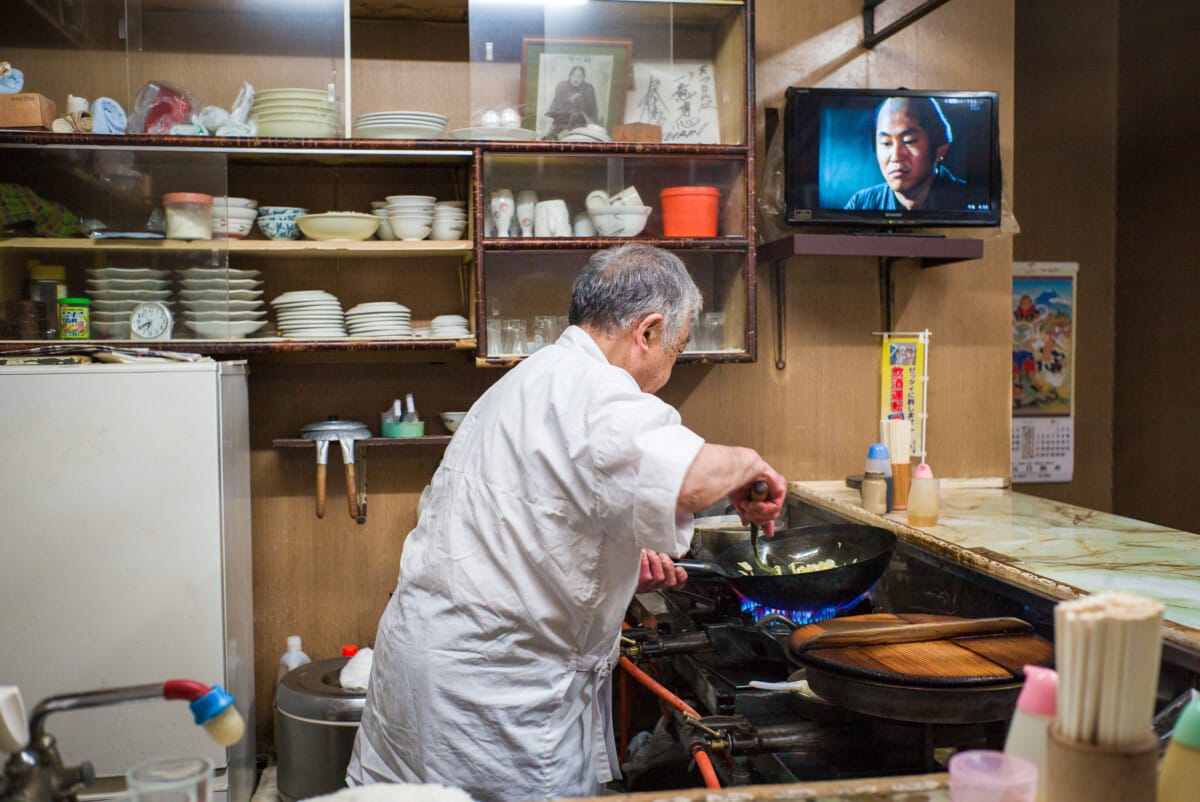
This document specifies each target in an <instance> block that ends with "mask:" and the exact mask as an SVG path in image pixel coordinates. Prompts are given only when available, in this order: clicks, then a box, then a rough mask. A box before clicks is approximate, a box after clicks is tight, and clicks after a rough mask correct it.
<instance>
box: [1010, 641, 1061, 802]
mask: <svg viewBox="0 0 1200 802" xmlns="http://www.w3.org/2000/svg"><path fill="white" fill-rule="evenodd" d="M1022 671H1023V672H1024V674H1025V685H1024V686H1023V687H1022V688H1021V694H1020V696H1018V697H1017V709H1016V711H1015V712H1014V713H1013V718H1012V723H1011V724H1009V727H1008V737H1007V738H1006V739H1005V741H1004V752H1005V754H1008V755H1015V756H1017V757H1023V758H1025V759H1026V760H1028V761H1029V762H1030V763H1032V764H1033V765H1035V766H1037V770H1038V783H1037V787H1038V799H1039V800H1044V799H1045V793H1046V739H1047V737H1048V735H1049V732H1050V725H1051V724H1053V723H1054V713H1055V706H1056V704H1057V701H1058V673H1057V672H1055V670H1054V669H1052V668H1043V667H1042V666H1032V665H1028V666H1025V667H1024V668H1023V669H1022Z"/></svg>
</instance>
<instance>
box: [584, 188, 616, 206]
mask: <svg viewBox="0 0 1200 802" xmlns="http://www.w3.org/2000/svg"><path fill="white" fill-rule="evenodd" d="M584 204H585V205H586V206H587V207H588V208H589V209H602V208H604V207H605V206H611V205H612V204H611V203H610V202H609V200H608V193H607V192H605V191H604V190H602V189H593V190H592V191H591V192H589V193H588V194H587V198H586V199H585V200H584Z"/></svg>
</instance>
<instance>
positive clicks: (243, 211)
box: [212, 195, 258, 239]
mask: <svg viewBox="0 0 1200 802" xmlns="http://www.w3.org/2000/svg"><path fill="white" fill-rule="evenodd" d="M256 217H258V201H256V200H254V199H253V198H231V197H229V196H227V195H225V196H219V197H216V198H213V207H212V233H213V237H214V238H215V239H243V238H244V237H245V236H246V235H247V234H249V233H250V229H251V228H253V227H254V220H255V218H256Z"/></svg>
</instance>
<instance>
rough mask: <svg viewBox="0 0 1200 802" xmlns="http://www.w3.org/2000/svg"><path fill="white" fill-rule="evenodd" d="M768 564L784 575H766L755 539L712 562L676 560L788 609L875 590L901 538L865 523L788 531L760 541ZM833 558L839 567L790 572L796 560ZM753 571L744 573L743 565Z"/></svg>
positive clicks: (834, 601) (752, 596)
mask: <svg viewBox="0 0 1200 802" xmlns="http://www.w3.org/2000/svg"><path fill="white" fill-rule="evenodd" d="M759 547H760V548H762V549H763V550H764V551H765V552H766V554H765V555H764V559H765V560H766V562H767V563H768V564H769V565H772V566H781V567H782V570H783V572H784V573H783V574H782V575H779V576H776V575H774V574H765V573H763V571H761V570H760V569H759V568H758V567H757V565H756V561H755V559H754V551H753V548H752V546H751V543H750V540H749V539H746V540H744V541H739V542H737V543H734V544H733V545H731V546H728V547H726V548H725V549H723V550H722V551H721V552H720V553H719V554H717V556H716V558H715V559H714V560H713V561H712V562H700V561H694V560H676V561H675V564H676V565H678V566H680V567H681V568H683V569H685V570H686V571H687V572H688V574H689V575H691V576H693V577H695V578H697V579H704V578H711V577H719V578H721V579H724V580H725V581H726V582H728V583H729V584H730V585H732V586H733V589H734V590H736V591H737V592H738V593H740V594H742V595H743V596H745V597H746V598H747V599H750V600H751V601H754V602H758V603H759V604H764V605H766V606H768V607H775V608H781V609H785V610H791V609H798V608H810V607H832V606H837V605H842V604H846V603H847V602H851V601H853V600H854V599H856V598H858V597H859V596H861V595H862V594H864V593H866V592H867V591H868V590H870V589H871V586H872V585H874V584H875V583H876V582H877V581H879V577H881V576H883V572H884V571H885V570H886V569H887V566H888V563H889V562H891V559H892V550H893V549H894V548H895V547H896V536H895V535H893V534H892V533H891V532H889V531H887V530H886V529H880V528H879V527H876V526H864V525H861V524H824V525H821V526H804V527H798V528H795V529H784V530H781V531H779V532H777V533H776V534H775V537H773V538H763V539H761V540H759ZM826 559H829V560H833V562H834V567H833V568H826V569H824V570H820V571H810V572H807V573H797V574H789V573H787V571H788V565H790V564H791V563H804V564H809V563H815V562H820V561H821V560H826ZM739 563H744V564H749V565H750V567H751V569H752V570H753V571H754V573H753V574H751V575H746V574H745V573H744V571H745V567H744V565H739Z"/></svg>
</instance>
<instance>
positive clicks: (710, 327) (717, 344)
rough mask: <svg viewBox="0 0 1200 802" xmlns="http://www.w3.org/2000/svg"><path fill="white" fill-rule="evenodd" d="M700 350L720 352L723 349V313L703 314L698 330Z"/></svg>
mask: <svg viewBox="0 0 1200 802" xmlns="http://www.w3.org/2000/svg"><path fill="white" fill-rule="evenodd" d="M699 339H700V348H701V349H702V350H704V351H720V350H722V349H723V348H724V347H725V313H724V312H705V313H704V319H703V321H702V322H701V329H700V338H699Z"/></svg>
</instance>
